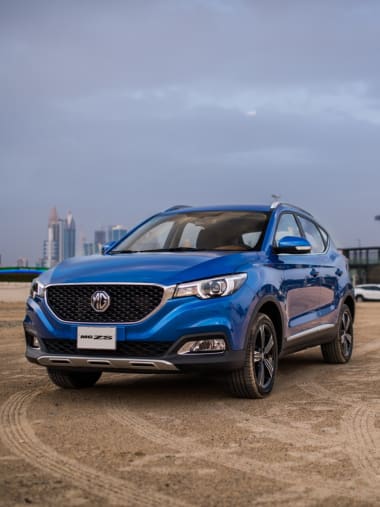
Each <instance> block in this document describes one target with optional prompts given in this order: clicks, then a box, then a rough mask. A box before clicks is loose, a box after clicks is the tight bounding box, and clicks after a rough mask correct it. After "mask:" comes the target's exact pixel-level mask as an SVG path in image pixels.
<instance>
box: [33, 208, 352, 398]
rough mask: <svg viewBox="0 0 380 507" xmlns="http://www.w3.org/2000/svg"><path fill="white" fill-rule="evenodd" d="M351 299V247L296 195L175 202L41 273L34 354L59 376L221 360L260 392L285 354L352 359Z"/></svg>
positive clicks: (87, 377) (233, 386) (84, 378)
mask: <svg viewBox="0 0 380 507" xmlns="http://www.w3.org/2000/svg"><path fill="white" fill-rule="evenodd" d="M354 314H355V303H354V293H353V287H352V285H351V282H350V279H349V275H348V269H347V261H346V258H345V257H343V256H342V254H341V253H340V252H339V251H338V250H337V249H336V247H335V246H334V243H333V242H332V240H331V238H330V236H329V235H328V233H327V232H326V230H325V229H324V228H323V227H321V226H320V225H319V224H318V222H316V220H315V219H314V218H313V217H312V216H311V215H310V214H309V213H308V212H306V211H304V210H302V209H300V208H297V207H295V206H292V205H288V204H282V203H274V204H272V206H243V205H241V206H212V207H197V208H192V207H188V206H175V207H173V208H170V209H168V210H166V211H164V212H162V213H158V214H156V215H154V216H152V217H150V218H148V219H147V220H146V221H144V222H142V223H141V224H140V225H138V226H137V227H135V228H134V229H132V230H131V231H130V232H129V233H128V234H127V235H126V236H125V237H124V238H123V239H122V240H120V241H119V242H117V243H114V244H108V245H106V246H105V247H104V249H103V255H97V256H90V257H83V258H73V259H69V260H66V261H64V262H62V263H61V264H59V265H57V266H56V267H54V268H53V269H51V270H49V271H47V272H45V273H43V274H42V275H41V276H40V277H39V278H37V279H36V280H34V281H33V283H32V288H31V294H30V297H29V298H28V300H27V311H26V317H25V320H24V329H25V338H26V357H27V358H28V359H29V361H31V362H34V363H38V364H40V365H42V366H45V367H46V368H47V372H48V375H49V377H50V379H51V380H52V381H53V382H54V383H55V384H56V385H58V386H60V387H63V388H80V387H89V386H92V385H94V384H95V382H96V381H97V380H98V379H99V378H100V376H101V374H102V372H103V371H112V372H127V373H128V372H138V373H144V372H148V373H158V372H164V373H170V372H176V373H178V372H188V371H200V372H210V371H213V372H219V373H221V374H222V375H223V376H224V378H225V379H226V381H227V385H228V386H229V388H230V390H231V392H232V393H233V394H234V395H235V396H239V397H243V398H261V397H263V396H265V395H267V394H269V393H270V392H271V390H272V388H273V385H274V382H275V378H276V373H277V368H278V359H279V357H281V356H284V355H286V354H289V353H291V352H296V351H298V350H302V349H305V348H307V347H314V346H317V345H320V346H321V350H322V355H323V357H324V359H325V360H326V361H327V362H328V363H346V362H347V361H349V359H350V357H351V354H352V347H353V320H354Z"/></svg>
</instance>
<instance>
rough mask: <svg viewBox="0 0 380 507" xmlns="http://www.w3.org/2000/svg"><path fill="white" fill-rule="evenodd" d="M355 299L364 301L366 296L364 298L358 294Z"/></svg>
mask: <svg viewBox="0 0 380 507" xmlns="http://www.w3.org/2000/svg"><path fill="white" fill-rule="evenodd" d="M355 300H356V301H360V302H363V301H364V298H363V296H356V298H355Z"/></svg>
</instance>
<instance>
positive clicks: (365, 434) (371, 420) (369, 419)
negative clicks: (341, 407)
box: [341, 405, 380, 485]
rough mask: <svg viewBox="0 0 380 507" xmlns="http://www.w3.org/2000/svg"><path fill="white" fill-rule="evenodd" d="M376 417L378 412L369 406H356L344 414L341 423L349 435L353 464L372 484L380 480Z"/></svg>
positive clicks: (379, 447) (379, 451)
mask: <svg viewBox="0 0 380 507" xmlns="http://www.w3.org/2000/svg"><path fill="white" fill-rule="evenodd" d="M379 409H380V406H379ZM377 413H379V411H378V412H377ZM375 417H376V412H375V411H374V410H372V409H370V408H369V407H367V406H364V405H359V406H354V407H352V408H350V409H349V410H347V412H346V413H345V414H344V415H343V419H342V424H341V426H342V430H343V431H344V432H345V433H346V435H347V436H348V442H347V443H349V449H348V452H349V454H350V457H351V461H352V464H353V466H354V467H355V468H356V469H357V470H359V471H361V472H362V476H363V478H364V479H365V480H366V481H367V482H368V484H370V485H373V484H374V482H375V484H379V481H380V438H379V436H378V437H376V434H378V433H380V432H379V430H376V427H375Z"/></svg>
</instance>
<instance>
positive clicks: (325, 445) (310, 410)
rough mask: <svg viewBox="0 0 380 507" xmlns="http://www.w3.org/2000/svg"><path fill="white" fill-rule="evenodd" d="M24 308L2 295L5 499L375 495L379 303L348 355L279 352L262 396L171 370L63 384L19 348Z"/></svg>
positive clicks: (346, 498)
mask: <svg viewBox="0 0 380 507" xmlns="http://www.w3.org/2000/svg"><path fill="white" fill-rule="evenodd" d="M0 292H1V291H0ZM21 299H23V298H21ZM0 301H1V297H0ZM23 306H24V305H23V303H14V302H13V303H12V302H8V303H4V302H3V303H0V350H1V355H0V360H1V369H0V437H1V438H0V498H1V505H3V506H12V507H13V506H21V505H25V504H33V505H41V506H45V505H46V506H50V505H52V506H53V505H54V506H57V505H65V506H69V507H71V506H83V507H90V506H91V507H93V506H98V505H99V506H104V505H125V506H143V505H144V506H153V505H154V506H159V505H163V506H164V505H165V506H167V505H168V506H170V505H173V506H177V505H178V506H182V505H183V506H186V505H187V506H231V505H234V506H251V505H254V506H256V505H257V506H277V505H281V506H300V507H301V506H322V505H323V506H334V507H336V506H375V505H380V367H379V364H380V303H372V304H366V303H362V304H358V305H357V320H356V345H355V350H354V355H353V358H352V361H351V362H350V363H349V364H347V365H327V364H325V363H324V362H323V361H322V358H321V354H320V352H319V349H311V350H309V351H306V352H302V353H299V354H296V355H293V356H289V357H288V358H285V359H283V360H282V361H281V363H280V368H279V376H278V379H277V383H276V386H275V389H274V391H273V393H272V395H271V396H270V397H269V398H267V399H265V400H259V401H256V400H240V399H234V398H231V397H229V395H228V394H226V392H225V391H224V390H223V385H222V383H221V382H220V381H219V380H217V379H211V378H199V377H194V376H179V375H171V376H158V375H121V374H104V375H103V377H102V378H101V380H100V381H99V383H98V384H97V385H96V386H95V387H94V388H91V389H86V390H81V391H80V390H78V391H67V390H60V389H58V388H57V387H55V386H53V385H51V384H50V383H49V381H48V379H47V376H46V373H45V370H44V369H43V368H41V367H38V366H36V365H32V364H30V363H28V362H27V361H26V360H25V359H24V357H23V354H24V343H23V332H22V326H21V321H22V317H23Z"/></svg>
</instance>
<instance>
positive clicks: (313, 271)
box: [310, 268, 319, 277]
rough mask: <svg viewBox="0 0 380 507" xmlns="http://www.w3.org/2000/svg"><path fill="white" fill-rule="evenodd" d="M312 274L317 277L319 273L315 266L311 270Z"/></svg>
mask: <svg viewBox="0 0 380 507" xmlns="http://www.w3.org/2000/svg"><path fill="white" fill-rule="evenodd" d="M310 274H311V276H313V277H316V276H318V275H319V271H317V270H316V269H315V268H313V269H312V270H311V271H310Z"/></svg>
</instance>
